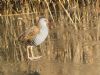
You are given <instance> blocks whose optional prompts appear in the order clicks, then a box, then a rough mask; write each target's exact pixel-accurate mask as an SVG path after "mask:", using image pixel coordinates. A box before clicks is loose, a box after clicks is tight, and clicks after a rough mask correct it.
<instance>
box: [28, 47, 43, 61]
mask: <svg viewBox="0 0 100 75" xmlns="http://www.w3.org/2000/svg"><path fill="white" fill-rule="evenodd" d="M32 50H33V46H27V56H28V59H30V60H36V59H39V58H41V57H42V56H34V53H33V51H32ZM30 54H31V55H30Z"/></svg>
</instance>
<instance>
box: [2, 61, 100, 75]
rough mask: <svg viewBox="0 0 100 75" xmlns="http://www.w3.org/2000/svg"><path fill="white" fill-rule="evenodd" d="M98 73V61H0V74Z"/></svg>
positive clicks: (95, 74) (60, 74)
mask: <svg viewBox="0 0 100 75" xmlns="http://www.w3.org/2000/svg"><path fill="white" fill-rule="evenodd" d="M35 70H37V71H38V72H39V73H40V75H100V63H99V62H94V63H93V64H73V63H60V62H57V61H49V60H46V59H41V60H39V61H32V62H30V61H29V62H15V63H7V62H4V63H0V75H34V74H33V73H34V71H35Z"/></svg>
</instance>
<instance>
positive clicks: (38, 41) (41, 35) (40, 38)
mask: <svg viewBox="0 0 100 75" xmlns="http://www.w3.org/2000/svg"><path fill="white" fill-rule="evenodd" d="M47 36H48V28H41V29H40V33H38V34H37V36H36V37H35V38H34V39H33V42H34V44H35V45H36V46H37V45H40V44H41V43H42V42H43V41H44V40H45V39H46V37H47Z"/></svg>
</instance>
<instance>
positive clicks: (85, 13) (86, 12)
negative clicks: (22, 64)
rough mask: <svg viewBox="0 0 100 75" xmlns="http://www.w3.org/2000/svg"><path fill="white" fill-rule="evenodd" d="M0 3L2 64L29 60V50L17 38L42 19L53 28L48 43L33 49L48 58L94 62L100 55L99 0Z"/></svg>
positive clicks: (60, 60) (41, 0) (9, 0)
mask: <svg viewBox="0 0 100 75" xmlns="http://www.w3.org/2000/svg"><path fill="white" fill-rule="evenodd" d="M0 3H1V4H2V5H1V6H0V9H2V10H1V11H0V12H1V16H0V26H1V27H0V61H26V60H27V56H26V47H25V46H24V45H23V44H20V43H19V42H18V39H17V38H18V36H19V35H20V33H22V32H23V31H25V30H26V29H28V28H29V27H31V26H32V25H33V24H36V18H37V17H39V16H45V17H46V18H48V19H49V20H50V22H51V25H52V28H51V29H50V32H49V36H48V38H47V40H46V41H45V42H44V43H43V44H41V45H40V46H39V47H37V48H34V49H35V50H38V51H40V52H41V53H42V55H43V56H44V57H46V58H47V59H50V60H56V61H59V62H68V61H71V62H74V63H93V62H94V61H95V58H98V56H100V52H99V48H100V46H99V44H100V26H99V25H100V11H99V9H100V7H99V6H100V2H99V0H88V1H86V0H58V1H56V0H16V1H15V2H14V0H12V1H11V0H7V1H6V0H2V1H1V2H0ZM3 5H5V6H3ZM1 7H2V8H1Z"/></svg>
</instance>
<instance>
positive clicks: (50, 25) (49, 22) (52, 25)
mask: <svg viewBox="0 0 100 75" xmlns="http://www.w3.org/2000/svg"><path fill="white" fill-rule="evenodd" d="M48 27H49V29H53V28H54V23H53V22H52V21H48Z"/></svg>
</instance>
